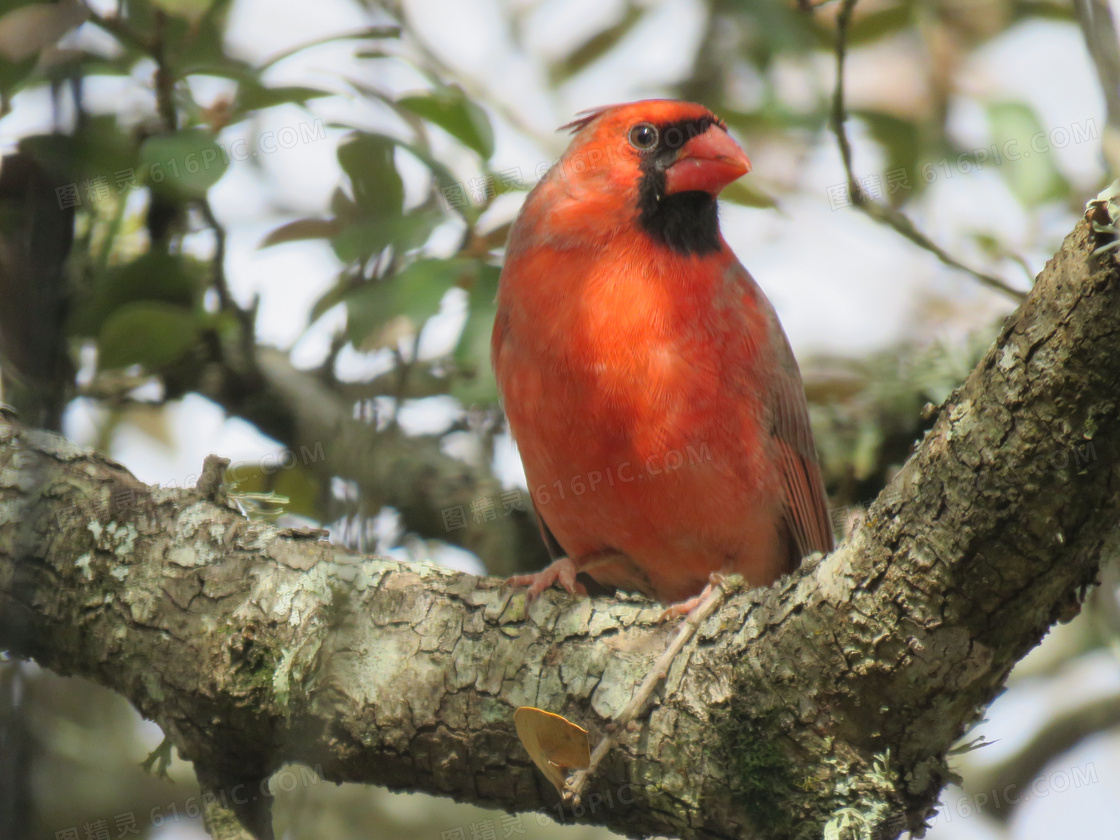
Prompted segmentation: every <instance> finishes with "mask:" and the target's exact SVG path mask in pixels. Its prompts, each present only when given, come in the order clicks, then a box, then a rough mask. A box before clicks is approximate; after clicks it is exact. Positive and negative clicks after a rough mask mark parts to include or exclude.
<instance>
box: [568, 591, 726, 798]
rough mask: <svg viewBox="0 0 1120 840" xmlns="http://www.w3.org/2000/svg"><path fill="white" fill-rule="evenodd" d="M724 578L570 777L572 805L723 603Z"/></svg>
mask: <svg viewBox="0 0 1120 840" xmlns="http://www.w3.org/2000/svg"><path fill="white" fill-rule="evenodd" d="M723 584H724V578H723V577H722V576H719V575H712V582H711V583H709V584H708V586H707V587H705V589H704V592H703V593H702V594H701V595H700V598H699V600H698V601H697V602H696V604H695V606H693V607H692V609H691V610H689V612H688V615H686V616H685V618H684V621H682V622H681V626H680V627H679V628H678V629H677V634H676V635H675V636H674V637H673V640H672V641H671V642H669V646H668V647H666V648H665V652H664V653H663V654H661V658H660V659H658V660H657V662H656V663H655V664H654V666H653V668H652V669H651V670H650V672H649V673H648V674H646V678H645V679H644V680H642V684H641V685H639V686H638V689H637V691H635V692H634V695H633V696H632V697H631V698H630V702H629V703H627V704H626V706H625V707H624V708H623V709H622V711H621V712H619V713H618V716H617V717H616V718H615V719H614V720H613V721H611V724H610V727H609V728H608V730H607V734H606V735H604V736H603V739H602V740H601V741H599V743H598V744H597V745H596V746H595V750H594V751H593V752H592V753H591V761H590V763H589V764H588V765H587V767H585V768H584V769H582V770H577V771H576V772H575V773H573V774H572V775H571V776H570V777H569V778H568V782H567V784H566V785H565V786H564V801H565V802H566V803H567V804H569V805H571V804H577V803H578V802H579V800H580V795H581V794H582V793H583V788H584V787H585V786H586V784H587V780H588V779H589V778H590V777H591V774H592V773H594V772H595V769H596V768H597V767H598V766H599V764H600V763H601V762H602V760H603V758H604V757H605V756H606V754H607V753H608V752H610V749H611V747H612V746H614V744H615V742H616V741H617V740H618V737H619V735H620V733H621V732H622V731H623V730H625V729H626V727H627V725H628V724H629V723H630V721H632V720H633V719H634V718H636V717H637V716H638V715H639V714H640V713H641V712H642V710H643V709H645V707H646V703H647V702H649V699H650V697H651V696H652V695H653V690H654V689H655V688H656V687H657V684H658V683H659V682H661V680H663V679H664V678H665V677H666V676H667V675H668V674H669V668H670V667H672V664H673V660H674V659H676V657H677V654H679V653H680V651H681V648H683V647H684V646H685V644H687V643H688V640H689V639H691V638H692V636H693V634H695V632H696V630H697V628H698V627H699V626H700V625H701V624H703V623H704V621H705V620H707V618H708V616H710V615H711V614H712V613H713V612H715V611H716V609H718V608H719V606H720V604H722V603H723V599H724V597H725V596H726V594H727V592H726V590H725V589H724V586H723Z"/></svg>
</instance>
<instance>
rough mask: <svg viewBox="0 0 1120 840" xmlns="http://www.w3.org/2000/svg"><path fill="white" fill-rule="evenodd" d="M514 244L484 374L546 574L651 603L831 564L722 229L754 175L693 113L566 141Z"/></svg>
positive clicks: (667, 113) (805, 427)
mask: <svg viewBox="0 0 1120 840" xmlns="http://www.w3.org/2000/svg"><path fill="white" fill-rule="evenodd" d="M565 128H571V129H572V130H573V132H574V133H575V137H574V138H573V140H572V143H571V145H570V146H569V147H568V150H567V152H565V154H564V156H563V157H562V158H561V159H560V160H559V161H558V162H557V163H556V165H555V166H553V167H552V169H551V170H550V171H549V173H548V175H547V176H546V177H545V179H544V180H542V181H541V183H540V184H538V185H537V187H536V188H535V189H534V190H533V191H532V192H531V193H530V194H529V196H528V198H527V199H526V201H525V206H524V208H523V209H522V210H521V213H520V215H519V216H518V218H517V221H516V222H515V223H514V225H513V228H512V230H511V231H510V236H509V246H508V251H507V255H506V262H505V268H504V269H503V270H502V275H501V280H500V282H499V288H498V313H497V318H496V320H495V323H494V333H493V337H492V340H491V351H492V356H493V363H494V370H495V373H496V375H497V380H498V386H499V388H500V390H501V393H502V398H503V402H504V405H505V410H506V415H507V417H508V418H509V424H510V428H511V430H512V432H513V435H514V437H515V438H516V440H517V442H518V445H519V448H520V451H521V459H522V461H523V462H524V465H525V475H526V477H527V478H528V481H529V492H530V495H531V496H532V499H533V504H534V508H535V509H536V512H537V516H538V520H539V521H540V526H541V532H542V535H543V536H544V539H545V542H546V543H547V544H548V546H549V550H550V551H551V552H552V555H553V557H554V558H555V561H554V562H553V563H552V565H551V566H549V567H548V568H547V569H545V570H544V571H542V572H539V573H537V574H535V575H521V576H518V577H515V578H512V579H511V580H512V582H513V583H515V584H520V585H525V584H528V585H529V595H530V597H531V598H532V597H536V596H537V595H538V594H539V593H540V592H541V591H542V590H544V589H545V588H546V587H548V586H550V585H552V584H553V583H555V582H559V583H560V584H561V585H563V586H564V587H565V588H566V589H567V590H568V591H569V592H575V591H578V592H585V591H586V590H585V588H584V587H583V586H582V585H581V584H580V583H579V582H578V581H577V580H576V575H577V574H578V573H581V572H586V573H587V574H589V575H590V576H591V577H592V578H594V579H595V580H596V581H597V582H599V583H600V584H604V585H606V586H611V587H618V588H622V589H628V590H637V591H640V592H643V593H645V594H646V595H649V596H651V597H653V598H655V599H657V600H659V601H661V602H663V603H673V602H678V601H681V600H682V599H687V598H690V597H693V596H696V595H697V593H699V592H700V591H701V590H702V589H703V588H704V586H705V584H706V583H707V582H708V580H709V576H710V575H711V574H712V573H713V572H728V573H738V574H741V575H743V577H744V578H745V579H746V580H747V582H748V583H749V584H751V585H753V586H761V585H765V584H768V583H770V582H772V581H773V580H775V579H777V578H778V577H779V576H780V575H782V574H784V573H786V572H789V571H791V570H792V569H794V568H796V567H797V565H798V564H799V563H800V561H801V558H802V557H804V556H805V555H806V554H809V553H810V552H813V551H823V552H827V551H830V550H831V549H832V532H831V529H830V527H829V522H828V517H827V515H826V512H825V497H824V489H823V486H822V482H821V475H820V470H819V468H818V466H817V459H816V452H815V450H814V446H813V436H812V432H811V430H810V428H809V417H808V413H807V410H806V406H805V392H804V389H803V387H802V384H801V374H800V372H799V371H798V368H797V362H796V361H795V360H794V358H793V353H792V351H791V350H790V346H789V341H788V340H787V339H786V336H785V333H784V332H783V331H782V327H781V325H780V324H779V323H778V318H777V316H776V315H775V314H774V309H773V308H772V307H771V305H770V302H769V301H768V300H767V299H766V296H765V295H764V294H763V293H762V291H761V289H759V287H758V286H757V285H756V284H755V282H754V280H753V279H752V278H751V276H750V274H748V273H747V271H746V269H745V268H743V266H742V265H741V264H740V263H739V261H738V260H737V259H736V258H735V254H734V253H732V251H731V249H730V248H729V247H728V245H727V242H725V241H724V239H723V236H722V235H721V233H720V230H719V220H718V218H717V210H716V196H717V195H718V194H719V192H720V191H721V190H722V189H723V188H724V187H725V186H727V185H728V184H729V183H731V182H732V181H734V180H735V179H737V178H739V177H740V176H742V175H744V174H745V173H747V172H748V171H750V162H749V161H748V160H747V156H746V154H744V152H743V150H742V149H741V148H739V146H738V145H737V144H736V143H735V141H733V140H732V139H731V137H730V136H728V134H727V131H726V126H725V125H724V124H723V122H722V121H720V120H719V118H717V117H716V116H715V115H714V114H712V113H711V112H710V111H708V110H707V109H706V108H704V107H702V106H700V105H695V104H692V103H687V102H675V101H663V100H652V101H646V102H635V103H632V104H629V105H619V106H614V107H608V108H603V109H601V110H598V111H594V112H591V113H589V114H587V115H585V116H584V117H583V118H582V119H579V120H577V121H576V122H574V123H571V124H570V125H569V126H565Z"/></svg>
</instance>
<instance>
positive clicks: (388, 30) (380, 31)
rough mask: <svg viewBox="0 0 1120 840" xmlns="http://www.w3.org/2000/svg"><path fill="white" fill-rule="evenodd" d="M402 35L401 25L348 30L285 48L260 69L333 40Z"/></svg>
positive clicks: (363, 39)
mask: <svg viewBox="0 0 1120 840" xmlns="http://www.w3.org/2000/svg"><path fill="white" fill-rule="evenodd" d="M400 36H401V28H400V27H399V26H370V27H368V28H366V29H359V30H358V31H357V32H347V33H345V34H343V35H331V36H330V37H329V38H323V39H321V40H319V41H309V42H308V43H306V44H300V45H299V46H298V47H293V48H292V49H290V50H285V51H284V52H282V53H280V54H279V55H275V56H273V57H272V58H270V59H269V60H268V61H266V62H265V63H264V64H262V65H261V68H260V69H261V71H262V72H263V71H265V70H267V69H268V68H269V67H272V66H273V65H274V64H279V63H280V62H281V61H283V60H284V59H285V58H291V57H292V56H293V55H295V54H296V53H300V52H303V51H304V50H307V49H310V48H311V47H317V46H319V45H320V44H329V43H331V42H333V41H368V40H378V39H382V38H399V37H400Z"/></svg>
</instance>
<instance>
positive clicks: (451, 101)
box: [397, 87, 494, 160]
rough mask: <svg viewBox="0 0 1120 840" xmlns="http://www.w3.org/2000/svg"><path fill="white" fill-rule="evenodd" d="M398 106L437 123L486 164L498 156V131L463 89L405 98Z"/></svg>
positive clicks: (450, 88) (445, 88)
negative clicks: (495, 130) (476, 153)
mask: <svg viewBox="0 0 1120 840" xmlns="http://www.w3.org/2000/svg"><path fill="white" fill-rule="evenodd" d="M397 104H399V105H400V106H401V107H402V108H406V109H408V110H409V111H411V112H412V113H414V114H416V115H417V116H418V117H423V118H424V119H426V120H427V121H428V122H431V123H435V124H436V125H438V126H439V127H440V128H442V129H443V130H444V131H446V132H447V133H448V134H450V135H451V136H452V137H454V138H455V139H456V140H458V141H459V142H460V143H462V144H463V145H465V146H467V147H468V148H471V149H474V151H476V152H478V153H479V154H480V155H482V159H483V160H488V159H489V158H490V156H491V155H492V154H494V129H493V128H492V127H491V125H490V118H489V117H487V116H486V112H485V111H484V110H482V108H480V107H479V106H478V105H476V104H475V103H474V102H472V101H471V100H470V99H468V98H467V97H466V94H464V93H463V91H461V90H460V89H459V88H456V87H444V88H440V89H439V90H437V91H435V92H434V93H430V94H421V95H414V96H402V97H401V98H400V99H398V100H397Z"/></svg>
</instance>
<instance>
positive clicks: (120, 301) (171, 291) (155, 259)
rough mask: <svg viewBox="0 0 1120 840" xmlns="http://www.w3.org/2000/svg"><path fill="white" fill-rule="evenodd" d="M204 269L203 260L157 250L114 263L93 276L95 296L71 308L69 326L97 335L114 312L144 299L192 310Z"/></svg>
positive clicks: (84, 334) (75, 333)
mask: <svg viewBox="0 0 1120 840" xmlns="http://www.w3.org/2000/svg"><path fill="white" fill-rule="evenodd" d="M192 269H193V270H194V273H192ZM204 270H205V269H204V267H203V266H202V265H201V264H200V263H197V262H194V261H189V260H187V259H186V258H183V257H180V256H172V255H170V254H166V253H160V252H158V251H157V252H149V253H147V254H143V255H141V256H139V257H137V258H136V259H134V260H132V261H131V262H128V263H125V264H124V265H118V266H112V267H111V268H109V269H108V270H107V271H106V272H104V274H98V275H95V276H94V292H93V298H92V300H90V301H89V302H85V303H82V302H79V305H78V306H77V307H76V308H75V309H74V310H73V311H72V313H71V316H70V325H69V329H70V331H71V332H72V333H73V334H74V335H82V336H92V335H97V333H98V332H99V331H100V330H101V329H102V327H103V325H104V324H105V323H106V321H107V320H108V319H109V318H110V317H111V316H112V315H113V313H114V312H116V311H117V310H118V309H120V308H123V307H124V306H125V305H128V304H132V303H136V302H141V301H143V302H149V303H155V302H158V303H162V304H165V305H169V306H172V307H173V308H177V309H178V308H188V309H189V308H191V307H193V306H194V305H195V301H196V299H197V297H198V294H199V290H200V288H201V287H202V285H203V280H202V271H204Z"/></svg>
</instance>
